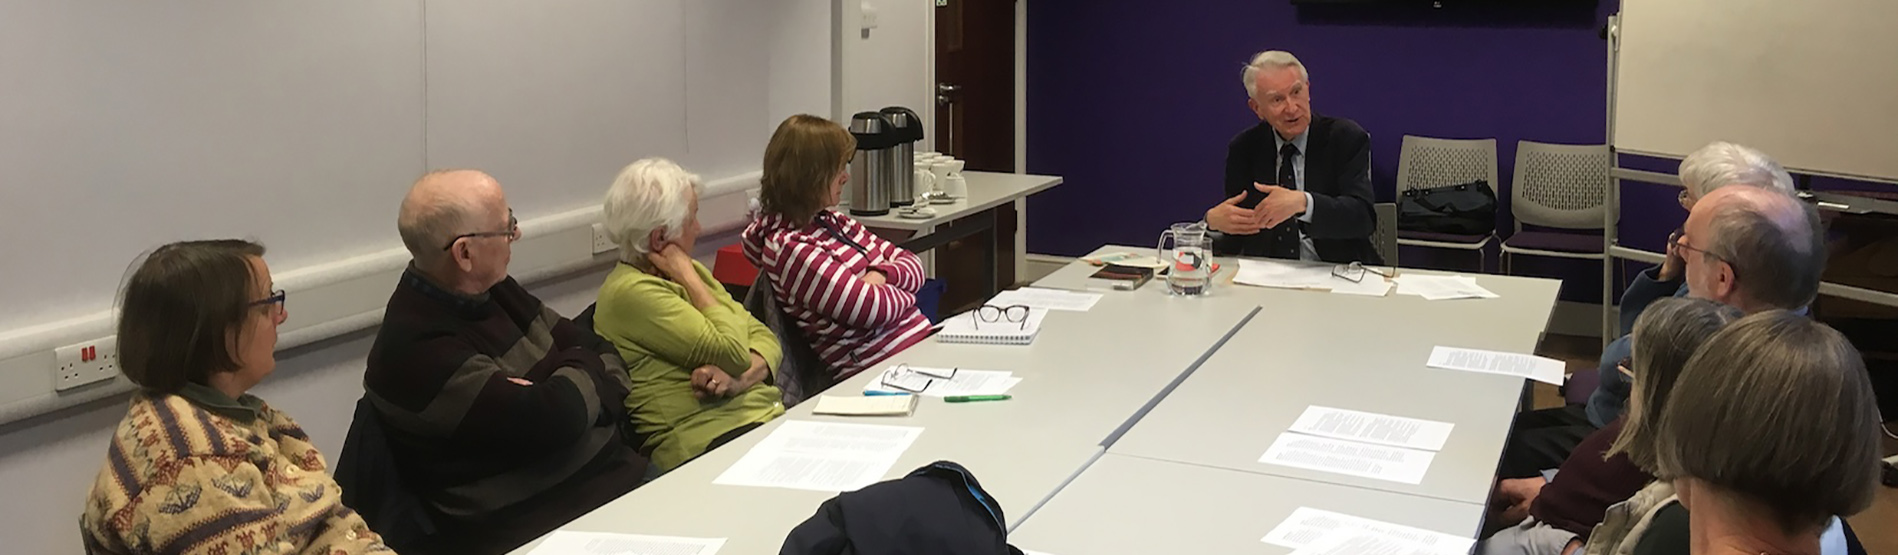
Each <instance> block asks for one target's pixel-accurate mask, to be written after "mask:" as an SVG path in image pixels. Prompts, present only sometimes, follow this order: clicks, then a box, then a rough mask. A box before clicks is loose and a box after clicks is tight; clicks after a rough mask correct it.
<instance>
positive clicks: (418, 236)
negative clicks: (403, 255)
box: [395, 170, 482, 265]
mask: <svg viewBox="0 0 1898 555" xmlns="http://www.w3.org/2000/svg"><path fill="white" fill-rule="evenodd" d="M457 171H463V170H435V171H432V172H429V173H428V174H426V175H423V176H422V177H421V178H420V179H417V180H416V187H415V188H413V189H411V190H410V192H409V195H408V196H406V197H404V198H403V199H402V208H401V211H400V212H399V214H398V215H397V216H396V221H395V227H396V232H397V233H399V234H401V235H402V245H403V246H405V247H408V249H409V255H410V256H412V257H414V258H415V260H417V261H419V262H422V263H424V265H428V264H433V263H434V262H435V261H437V260H439V259H441V258H442V257H444V256H446V254H445V253H443V252H442V247H443V246H446V245H447V244H448V243H449V242H451V241H454V237H455V236H456V235H460V234H462V233H464V231H462V230H463V229H466V228H468V227H469V226H471V225H472V224H470V223H469V222H470V221H472V220H473V219H474V218H473V217H472V215H474V214H475V213H478V212H480V211H481V208H482V207H481V206H480V205H479V203H477V202H475V199H473V198H470V197H469V196H468V195H456V194H447V192H446V191H443V190H441V189H440V188H425V187H424V186H423V184H424V183H425V182H428V181H430V180H432V179H435V178H439V177H443V176H445V175H447V174H450V173H454V172H457Z"/></svg>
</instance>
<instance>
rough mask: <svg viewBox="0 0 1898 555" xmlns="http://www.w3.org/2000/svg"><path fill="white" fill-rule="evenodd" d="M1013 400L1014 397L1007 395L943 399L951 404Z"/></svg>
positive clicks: (961, 396)
mask: <svg viewBox="0 0 1898 555" xmlns="http://www.w3.org/2000/svg"><path fill="white" fill-rule="evenodd" d="M1012 398H1013V397H1009V396H1007V395H951V396H948V397H943V398H942V400H944V401H948V402H951V403H970V402H975V401H1007V400H1009V399H1012Z"/></svg>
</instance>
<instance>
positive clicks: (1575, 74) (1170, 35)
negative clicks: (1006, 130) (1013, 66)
mask: <svg viewBox="0 0 1898 555" xmlns="http://www.w3.org/2000/svg"><path fill="white" fill-rule="evenodd" d="M1446 3H1449V2H1448V0H1446ZM1616 4H1617V3H1616V1H1615V0H1603V1H1601V2H1600V3H1599V4H1597V3H1592V2H1579V3H1578V2H1572V1H1562V0H1535V1H1533V2H1531V1H1522V2H1494V3H1479V4H1478V5H1454V4H1453V5H1451V6H1447V7H1445V8H1443V9H1431V8H1429V7H1428V6H1427V4H1421V3H1404V4H1401V5H1383V4H1368V5H1324V6H1304V7H1297V6H1293V5H1292V4H1291V3H1290V2H1289V0H1198V1H1189V0H1176V1H1168V2H1153V1H1150V0H1149V1H1136V0H1065V1H1057V0H1037V1H1035V2H1031V3H1029V8H1028V9H1029V14H1028V25H1029V27H1028V53H1027V55H1028V75H1029V79H1028V106H1029V107H1030V110H1029V111H1028V168H1027V169H1028V171H1030V172H1033V173H1043V174H1055V175H1062V176H1065V177H1066V179H1067V182H1066V184H1064V185H1062V186H1061V187H1056V188H1055V189H1052V190H1050V191H1048V192H1046V193H1042V194H1040V195H1038V196H1036V197H1035V199H1034V201H1033V202H1031V203H1029V217H1030V218H1031V219H1032V220H1033V222H1034V223H1033V225H1032V226H1031V228H1032V231H1031V232H1030V234H1029V236H1028V249H1029V252H1036V253H1046V254H1059V255H1079V254H1083V253H1086V252H1088V251H1090V250H1092V249H1093V248H1095V247H1096V246H1098V245H1101V244H1103V243H1123V244H1134V245H1140V244H1148V243H1151V242H1153V240H1154V238H1155V237H1156V236H1157V234H1158V233H1159V231H1160V230H1161V229H1164V228H1165V226H1166V225H1167V224H1169V223H1172V222H1176V221H1190V220H1196V219H1198V218H1200V216H1201V215H1202V214H1203V213H1204V212H1205V210H1206V209H1207V208H1208V207H1211V206H1212V205H1213V204H1215V203H1217V202H1218V201H1219V200H1220V198H1221V195H1220V192H1221V186H1220V180H1221V175H1220V174H1221V169H1222V167H1223V166H1222V164H1223V161H1224V156H1225V152H1226V143H1227V141H1228V140H1230V139H1231V138H1232V136H1233V135H1234V134H1237V133H1238V132H1240V131H1242V130H1244V129H1245V128H1247V127H1249V126H1251V125H1254V124H1256V123H1258V118H1257V117H1255V116H1253V115H1252V113H1251V112H1250V111H1248V110H1247V109H1246V106H1245V100H1246V98H1245V90H1244V88H1243V85H1242V84H1241V83H1240V78H1239V70H1240V68H1241V67H1242V66H1243V65H1244V63H1245V62H1246V60H1247V59H1248V58H1249V57H1250V56H1251V55H1252V54H1253V53H1255V52H1257V51H1259V50H1265V49H1273V48H1275V49H1283V50H1289V51H1291V52H1293V53H1295V54H1297V55H1298V56H1299V58H1300V59H1301V60H1303V61H1304V62H1305V64H1306V65H1307V66H1308V67H1309V68H1310V71H1311V74H1312V105H1313V109H1314V110H1316V111H1318V112H1319V113H1323V114H1328V115H1334V116H1339V117H1346V118H1351V119H1354V120H1357V121H1358V123H1360V124H1362V125H1363V126H1364V127H1365V129H1367V130H1369V131H1370V132H1371V137H1372V157H1371V158H1372V170H1373V174H1374V175H1373V180H1374V185H1375V187H1376V189H1377V194H1378V197H1379V198H1380V200H1385V201H1388V200H1389V199H1390V198H1391V195H1392V190H1393V189H1394V187H1395V184H1396V177H1395V176H1396V166H1397V153H1398V148H1399V145H1400V143H1401V141H1402V137H1403V136H1404V135H1406V134H1409V135H1423V136H1431V137H1449V138H1480V137H1495V138H1496V139H1497V143H1498V144H1497V146H1498V149H1499V151H1500V152H1499V153H1498V154H1499V159H1498V164H1499V170H1500V173H1501V175H1502V181H1503V182H1504V183H1501V184H1499V186H1500V187H1502V190H1499V191H1498V192H1499V193H1501V194H1503V195H1504V198H1505V199H1506V198H1507V194H1508V193H1507V187H1508V181H1509V179H1510V175H1511V172H1512V169H1513V167H1514V162H1515V143H1516V141H1517V140H1523V139H1527V140H1536V141H1543V142H1556V143H1601V142H1603V141H1604V140H1605V133H1606V129H1605V126H1606V115H1605V109H1606V108H1605V106H1606V92H1605V89H1606V86H1607V85H1606V82H1607V77H1606V71H1607V70H1606V67H1607V65H1606V53H1605V50H1606V44H1605V42H1604V41H1603V40H1602V39H1601V38H1600V37H1599V35H1598V32H1599V30H1600V28H1601V25H1602V24H1603V23H1605V22H1606V21H1607V16H1608V15H1609V14H1611V13H1613V12H1614V10H1615V7H1616ZM1503 205H1504V209H1505V210H1507V206H1508V202H1507V200H1505V201H1504V202H1503ZM1656 217H1668V216H1662V215H1657V216H1656ZM1672 217H1674V218H1676V219H1675V220H1674V222H1675V223H1678V221H1679V220H1678V218H1679V216H1672ZM1505 218H1507V216H1505ZM1509 222H1510V221H1509V220H1507V219H1505V221H1504V222H1503V223H1502V224H1501V227H1499V229H1508V226H1509V225H1511V224H1510V223H1509ZM1670 225H1672V224H1670ZM1663 236H1665V234H1664V233H1663ZM1416 255H1417V253H1414V252H1412V251H1411V250H1406V251H1405V252H1404V253H1403V256H1404V261H1405V265H1407V266H1416V265H1436V264H1431V261H1429V260H1427V259H1420V258H1419V257H1418V256H1416ZM1420 263H1421V264H1420ZM1469 264H1470V263H1463V265H1465V266H1467V265H1469ZM1517 269H1518V272H1517V273H1521V274H1530V275H1549V276H1551V277H1573V278H1574V279H1573V280H1572V283H1570V287H1568V289H1570V290H1571V291H1565V292H1564V295H1563V296H1564V298H1570V299H1572V300H1592V299H1594V298H1596V297H1598V296H1599V295H1598V291H1599V287H1600V286H1599V283H1600V281H1599V280H1600V266H1599V264H1597V263H1587V262H1583V263H1575V262H1562V261H1555V262H1541V261H1537V262H1528V259H1518V265H1517Z"/></svg>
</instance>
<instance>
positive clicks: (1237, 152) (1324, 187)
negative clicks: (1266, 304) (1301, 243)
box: [1213, 114, 1384, 265]
mask: <svg viewBox="0 0 1898 555" xmlns="http://www.w3.org/2000/svg"><path fill="white" fill-rule="evenodd" d="M1275 133H1276V132H1275V131H1273V130H1272V126H1271V125H1270V124H1267V123H1264V122H1260V123H1259V124H1258V125H1256V126H1253V127H1252V128H1251V129H1247V130H1245V132H1243V133H1240V134H1239V136H1237V137H1233V139H1232V144H1231V146H1229V147H1227V149H1226V195H1225V197H1222V198H1232V197H1233V196H1235V195H1238V194H1239V193H1241V192H1245V191H1251V190H1254V189H1253V188H1252V184H1253V183H1277V182H1278V175H1279V169H1278V159H1279V156H1278V144H1277V142H1276V141H1274V140H1273V135H1274V134H1275ZM1305 134H1306V135H1307V136H1306V139H1305V150H1306V152H1305V153H1304V156H1305V192H1307V193H1311V207H1310V208H1308V209H1307V210H1309V211H1310V212H1311V222H1310V223H1306V222H1302V221H1299V220H1297V219H1293V220H1290V221H1287V222H1286V223H1283V224H1279V225H1297V226H1299V227H1300V228H1302V229H1303V231H1304V233H1305V236H1306V237H1310V238H1311V242H1312V250H1315V251H1317V254H1318V258H1319V259H1321V260H1324V261H1326V262H1336V263H1341V264H1342V263H1346V262H1352V261H1357V262H1363V263H1365V264H1372V265H1377V264H1383V263H1384V260H1383V258H1382V257H1379V256H1378V255H1377V249H1376V248H1375V247H1373V246H1372V245H1371V232H1373V231H1375V230H1376V229H1377V212H1376V211H1375V210H1373V209H1372V208H1371V204H1372V202H1373V199H1374V198H1375V197H1373V196H1372V195H1371V135H1370V134H1369V133H1365V132H1364V128H1363V127H1359V126H1358V122H1355V121H1351V120H1348V119H1343V118H1334V117H1329V116H1323V115H1318V114H1312V120H1311V128H1310V129H1308V130H1306V131H1305ZM1257 204H1258V201H1257V200H1255V199H1251V198H1248V199H1246V201H1245V202H1243V203H1241V206H1245V207H1248V208H1250V207H1252V206H1256V205H1257ZM1267 236H1268V234H1267V233H1265V232H1260V233H1256V234H1253V235H1224V236H1221V237H1219V238H1218V239H1216V240H1214V241H1213V252H1214V253H1215V254H1220V255H1234V254H1240V255H1246V256H1266V253H1267V252H1268V249H1269V243H1268V241H1267Z"/></svg>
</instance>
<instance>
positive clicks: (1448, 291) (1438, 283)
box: [1395, 274, 1502, 301]
mask: <svg viewBox="0 0 1898 555" xmlns="http://www.w3.org/2000/svg"><path fill="white" fill-rule="evenodd" d="M1395 279H1396V280H1397V294H1399V295H1417V296H1420V297H1423V298H1424V300H1427V301H1442V300H1448V299H1494V298H1498V297H1501V296H1502V295H1497V294H1496V293H1493V292H1491V291H1490V290H1488V289H1484V288H1483V286H1481V285H1477V284H1476V278H1473V277H1469V276H1426V275H1419V274H1406V275H1402V276H1398V277H1397V278H1395Z"/></svg>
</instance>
